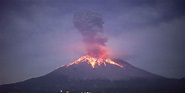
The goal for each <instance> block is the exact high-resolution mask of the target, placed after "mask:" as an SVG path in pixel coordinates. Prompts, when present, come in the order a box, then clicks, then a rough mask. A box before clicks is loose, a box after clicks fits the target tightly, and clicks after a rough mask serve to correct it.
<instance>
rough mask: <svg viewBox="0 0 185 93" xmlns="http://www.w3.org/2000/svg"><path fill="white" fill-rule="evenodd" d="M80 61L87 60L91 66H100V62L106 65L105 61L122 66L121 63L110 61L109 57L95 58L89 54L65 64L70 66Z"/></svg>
mask: <svg viewBox="0 0 185 93" xmlns="http://www.w3.org/2000/svg"><path fill="white" fill-rule="evenodd" d="M81 62H87V63H88V64H90V65H91V66H92V67H93V68H95V66H100V65H102V64H103V65H104V66H106V63H109V64H112V65H116V66H118V67H121V68H123V67H124V66H122V65H120V64H118V63H116V62H114V61H112V60H111V59H109V58H106V59H104V58H95V57H91V56H89V55H85V56H82V57H80V58H79V59H77V60H76V61H74V62H72V63H69V64H68V65H67V67H68V66H71V65H73V64H79V63H81Z"/></svg>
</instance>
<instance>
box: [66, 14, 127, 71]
mask: <svg viewBox="0 0 185 93" xmlns="http://www.w3.org/2000/svg"><path fill="white" fill-rule="evenodd" d="M73 23H74V26H75V27H76V28H77V29H78V30H79V32H81V34H82V36H83V42H84V44H85V47H86V50H87V52H88V54H87V55H85V56H82V57H80V58H79V59H77V60H76V61H74V62H72V63H69V64H68V65H67V67H68V66H71V65H73V64H79V63H81V62H87V63H88V64H90V65H91V66H92V67H93V68H95V67H96V66H100V65H102V64H103V65H104V66H106V63H109V64H112V65H116V66H118V67H121V68H123V67H124V66H122V65H120V64H118V63H116V62H114V61H112V60H111V59H109V58H107V56H109V55H110V51H109V49H108V48H107V47H106V44H105V43H106V42H107V37H106V36H105V35H104V34H103V23H104V22H103V19H102V15H101V14H99V13H96V12H91V11H88V12H78V13H76V14H75V15H74V20H73Z"/></svg>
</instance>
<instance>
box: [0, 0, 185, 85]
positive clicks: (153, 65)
mask: <svg viewBox="0 0 185 93" xmlns="http://www.w3.org/2000/svg"><path fill="white" fill-rule="evenodd" d="M184 4H185V1H183V0H0V85H1V84H8V83H14V82H20V81H24V80H27V79H30V78H34V77H39V76H42V75H45V74H47V73H49V72H51V71H53V70H55V69H57V68H59V67H60V66H63V65H66V64H68V63H70V62H72V61H74V60H76V59H77V58H79V57H80V56H82V55H85V54H86V51H85V48H84V46H83V42H82V35H81V34H80V33H79V32H78V30H77V29H76V28H75V27H74V25H73V15H74V13H76V12H80V11H95V12H99V13H100V14H102V15H103V20H104V25H103V28H104V33H105V34H106V35H107V37H108V42H107V43H106V44H107V47H108V48H109V49H110V51H111V54H112V56H111V58H119V59H122V60H125V61H127V62H128V63H130V64H132V65H134V66H135V67H138V68H141V69H144V70H146V71H149V72H151V73H154V74H158V75H161V76H165V77H168V78H177V79H179V78H183V77H185V72H184V71H185V31H184V30H185V12H184V10H185V7H184Z"/></svg>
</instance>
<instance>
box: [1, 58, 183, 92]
mask: <svg viewBox="0 0 185 93" xmlns="http://www.w3.org/2000/svg"><path fill="white" fill-rule="evenodd" d="M114 61H115V62H117V63H119V64H121V65H123V66H124V67H125V68H121V67H118V66H115V65H111V64H107V65H106V66H104V65H101V66H98V67H95V68H92V67H91V65H89V64H88V63H86V62H83V63H79V64H75V65H71V66H69V67H66V66H63V67H60V68H58V69H56V70H54V71H52V72H50V73H49V74H47V75H44V76H41V77H38V78H32V79H29V80H26V81H23V82H18V83H14V84H6V85H1V86H0V93H60V91H61V90H63V91H67V90H69V91H70V93H81V92H83V91H90V92H91V93H185V91H184V89H183V88H184V87H185V86H184V85H185V82H184V81H185V80H184V78H183V79H180V80H177V79H169V78H165V77H162V76H159V75H155V74H152V73H150V72H147V71H145V70H142V69H139V68H136V67H134V66H132V65H130V64H128V63H127V62H125V61H122V60H120V59H115V60H114Z"/></svg>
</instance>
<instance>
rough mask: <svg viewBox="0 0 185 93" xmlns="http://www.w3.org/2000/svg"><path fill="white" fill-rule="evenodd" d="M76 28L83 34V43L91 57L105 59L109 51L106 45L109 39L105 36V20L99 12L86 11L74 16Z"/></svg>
mask: <svg viewBox="0 0 185 93" xmlns="http://www.w3.org/2000/svg"><path fill="white" fill-rule="evenodd" d="M73 23H74V26H75V27H76V28H77V29H78V30H79V32H81V34H82V36H83V42H84V43H85V47H86V49H87V52H88V54H89V55H91V56H94V57H105V56H106V55H107V54H108V49H107V48H106V45H105V43H106V42H107V38H106V37H105V36H104V34H103V23H104V21H103V18H102V15H101V14H99V13H97V12H92V11H86V12H77V13H75V14H74V20H73Z"/></svg>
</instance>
